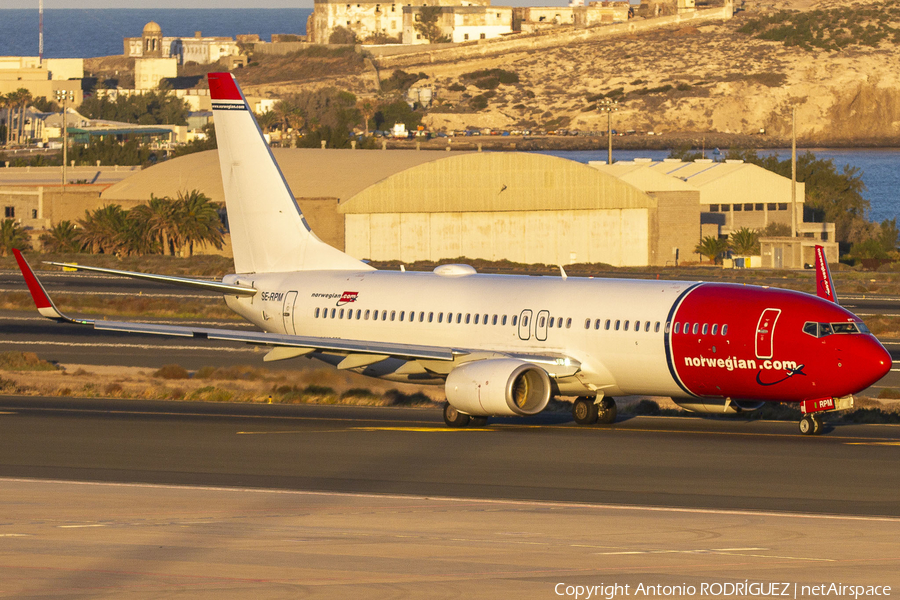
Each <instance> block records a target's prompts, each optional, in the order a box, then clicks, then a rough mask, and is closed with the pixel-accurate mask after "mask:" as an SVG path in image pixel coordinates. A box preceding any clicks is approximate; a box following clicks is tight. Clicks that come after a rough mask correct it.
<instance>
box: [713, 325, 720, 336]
mask: <svg viewBox="0 0 900 600" xmlns="http://www.w3.org/2000/svg"><path fill="white" fill-rule="evenodd" d="M717 333H719V324H718V323H716V324H715V325H713V328H712V334H713V335H716V334H717Z"/></svg>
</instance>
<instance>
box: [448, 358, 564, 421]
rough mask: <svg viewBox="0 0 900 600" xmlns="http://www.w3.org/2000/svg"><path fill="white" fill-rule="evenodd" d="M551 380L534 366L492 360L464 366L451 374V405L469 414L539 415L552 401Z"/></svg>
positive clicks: (518, 361)
mask: <svg viewBox="0 0 900 600" xmlns="http://www.w3.org/2000/svg"><path fill="white" fill-rule="evenodd" d="M550 388H551V386H550V377H549V376H548V375H547V372H546V371H545V370H543V369H541V368H540V367H538V366H536V365H533V364H531V363H528V362H525V361H521V360H516V359H513V358H491V359H486V360H476V361H472V362H468V363H464V364H462V365H460V366H458V367H456V368H455V369H453V370H452V371H450V374H449V375H447V383H446V385H445V390H446V392H447V402H449V403H450V404H452V405H453V407H454V408H456V410H458V411H459V412H461V413H465V414H467V415H473V416H479V417H487V416H529V415H536V414H537V413H539V412H541V411H542V410H544V409H545V408H546V407H547V403H548V402H549V401H550Z"/></svg>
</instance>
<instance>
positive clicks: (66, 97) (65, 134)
mask: <svg viewBox="0 0 900 600" xmlns="http://www.w3.org/2000/svg"><path fill="white" fill-rule="evenodd" d="M56 99H57V100H59V101H60V102H62V113H63V126H62V138H63V147H62V150H63V158H62V187H63V190H65V189H66V161H68V160H69V154H68V151H69V120H68V117H69V113H68V111H67V110H66V107H67V105H68V103H69V102H74V101H75V92H73V91H72V90H56Z"/></svg>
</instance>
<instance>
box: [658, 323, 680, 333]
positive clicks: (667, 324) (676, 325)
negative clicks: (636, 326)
mask: <svg viewBox="0 0 900 600" xmlns="http://www.w3.org/2000/svg"><path fill="white" fill-rule="evenodd" d="M675 327H678V323H676V324H675ZM656 329H657V330H659V323H657V324H656ZM671 329H672V321H666V331H665V333H666V335H668V334H669V331H670V330H671ZM675 333H678V331H676V332H675Z"/></svg>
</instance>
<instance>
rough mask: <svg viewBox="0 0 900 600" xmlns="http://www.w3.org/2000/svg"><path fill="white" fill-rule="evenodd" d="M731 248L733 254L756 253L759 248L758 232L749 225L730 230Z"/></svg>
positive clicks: (749, 254) (745, 254)
mask: <svg viewBox="0 0 900 600" xmlns="http://www.w3.org/2000/svg"><path fill="white" fill-rule="evenodd" d="M730 242H731V249H732V250H734V252H735V254H740V255H744V256H751V255H757V254H759V252H760V248H759V232H758V231H755V230H753V229H750V228H749V227H741V228H740V229H738V230H737V231H732V232H731V240H730Z"/></svg>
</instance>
